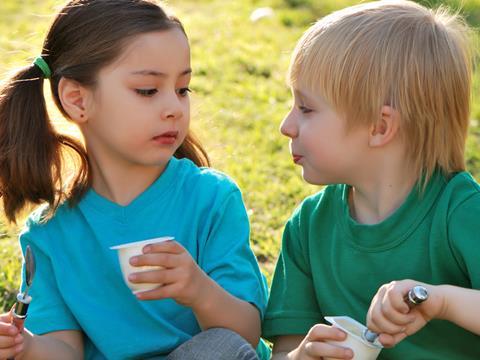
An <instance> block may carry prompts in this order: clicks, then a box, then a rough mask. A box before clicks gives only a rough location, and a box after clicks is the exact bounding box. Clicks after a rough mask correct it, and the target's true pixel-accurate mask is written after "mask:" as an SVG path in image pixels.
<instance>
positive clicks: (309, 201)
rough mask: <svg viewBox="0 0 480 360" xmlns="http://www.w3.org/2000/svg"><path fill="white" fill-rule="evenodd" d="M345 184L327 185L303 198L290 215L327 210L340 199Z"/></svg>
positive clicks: (310, 213)
mask: <svg viewBox="0 0 480 360" xmlns="http://www.w3.org/2000/svg"><path fill="white" fill-rule="evenodd" d="M345 190H346V185H343V184H335V185H327V186H325V187H324V188H323V189H322V190H320V191H319V192H317V193H315V194H313V195H310V196H308V197H306V198H305V199H303V201H302V202H301V203H300V205H299V206H298V207H297V208H296V209H295V211H294V212H293V215H292V217H295V216H305V215H312V214H314V213H317V212H322V211H329V210H331V209H332V207H331V206H332V205H334V204H337V203H338V202H339V201H342V197H343V194H344V193H345Z"/></svg>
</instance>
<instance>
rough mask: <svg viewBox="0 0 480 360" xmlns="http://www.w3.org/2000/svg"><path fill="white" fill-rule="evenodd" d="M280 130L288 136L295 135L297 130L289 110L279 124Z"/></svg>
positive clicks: (292, 136)
mask: <svg viewBox="0 0 480 360" xmlns="http://www.w3.org/2000/svg"><path fill="white" fill-rule="evenodd" d="M280 132H281V133H282V134H283V135H285V136H287V137H289V138H294V137H296V136H297V132H298V130H297V126H296V124H295V120H294V119H293V115H292V113H291V112H290V113H289V114H288V115H287V116H286V117H285V118H284V119H283V121H282V123H281V124H280Z"/></svg>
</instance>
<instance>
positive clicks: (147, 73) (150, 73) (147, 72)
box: [131, 68, 192, 77]
mask: <svg viewBox="0 0 480 360" xmlns="http://www.w3.org/2000/svg"><path fill="white" fill-rule="evenodd" d="M191 73H192V69H190V68H189V69H186V70H184V71H182V72H181V73H180V76H185V75H188V74H191ZM131 74H132V75H140V76H159V77H167V76H168V75H167V74H165V73H162V72H160V71H156V70H138V71H133V72H131Z"/></svg>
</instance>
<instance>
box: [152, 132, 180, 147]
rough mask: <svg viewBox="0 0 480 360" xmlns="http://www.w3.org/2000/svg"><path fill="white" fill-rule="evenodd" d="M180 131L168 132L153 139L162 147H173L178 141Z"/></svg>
mask: <svg viewBox="0 0 480 360" xmlns="http://www.w3.org/2000/svg"><path fill="white" fill-rule="evenodd" d="M177 136H178V131H167V132H165V133H163V134H161V135H157V136H154V137H153V140H154V141H155V142H156V143H158V144H162V145H172V144H174V143H175V141H177Z"/></svg>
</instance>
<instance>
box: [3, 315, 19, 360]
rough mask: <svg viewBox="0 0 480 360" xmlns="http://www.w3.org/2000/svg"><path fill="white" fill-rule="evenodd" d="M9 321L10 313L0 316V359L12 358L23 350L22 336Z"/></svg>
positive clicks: (10, 318) (10, 319)
mask: <svg viewBox="0 0 480 360" xmlns="http://www.w3.org/2000/svg"><path fill="white" fill-rule="evenodd" d="M11 321H12V316H11V312H10V313H7V314H2V315H0V359H8V358H13V357H15V356H17V355H19V354H20V353H21V352H22V351H23V348H24V344H23V336H22V335H21V334H20V333H19V332H18V329H17V328H16V327H15V325H12V324H10V322H11Z"/></svg>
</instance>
